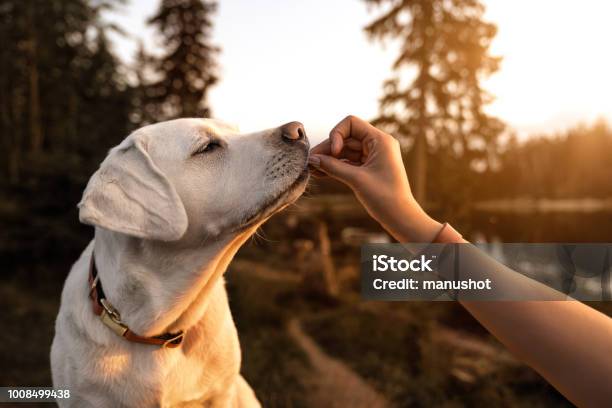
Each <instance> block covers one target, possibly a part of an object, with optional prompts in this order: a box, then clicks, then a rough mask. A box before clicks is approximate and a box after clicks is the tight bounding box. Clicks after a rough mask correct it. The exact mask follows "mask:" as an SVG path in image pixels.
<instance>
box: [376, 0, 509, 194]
mask: <svg viewBox="0 0 612 408" xmlns="http://www.w3.org/2000/svg"><path fill="white" fill-rule="evenodd" d="M365 1H366V3H368V4H369V5H373V6H376V7H378V8H383V12H382V14H381V15H380V16H378V17H377V18H376V19H375V20H374V21H373V22H372V23H370V24H369V25H368V26H367V27H366V28H365V30H366V33H367V34H368V35H369V37H370V38H372V39H376V40H385V39H393V40H395V39H397V40H399V42H400V51H399V56H398V57H397V58H396V60H395V63H394V66H393V68H394V70H395V71H396V75H395V76H394V77H392V78H391V79H389V80H387V81H386V82H385V83H384V87H383V88H384V95H383V97H382V98H381V100H380V115H379V117H378V118H377V119H376V120H375V121H374V123H375V124H377V125H380V126H383V127H385V128H386V129H387V130H389V131H390V132H391V133H392V134H395V135H396V136H397V137H399V138H400V139H405V140H406V141H407V142H408V143H409V144H411V146H412V150H413V154H412V157H411V158H410V161H411V162H412V163H413V164H414V167H413V174H412V182H413V185H414V189H415V195H416V196H417V199H421V200H423V199H424V198H425V177H426V171H427V169H426V167H427V166H426V157H427V155H428V151H429V152H430V153H431V154H437V155H439V156H443V158H444V159H446V158H448V159H450V160H455V161H457V164H461V165H462V166H463V167H466V168H468V169H469V168H471V167H472V166H475V165H479V166H481V167H482V166H485V167H486V166H487V165H488V163H489V159H490V155H491V153H492V152H493V151H494V147H495V145H496V141H497V137H498V135H499V134H500V132H501V131H502V129H503V125H502V123H501V122H500V121H499V120H497V119H495V118H493V117H490V116H488V115H487V114H486V113H484V111H483V107H484V105H485V104H487V103H488V102H489V101H490V100H491V97H490V95H488V94H487V92H486V91H484V90H483V89H482V88H481V87H480V83H479V82H480V79H481V78H482V77H484V76H488V75H490V74H492V73H494V72H495V71H497V69H498V68H499V62H500V59H499V58H497V57H492V56H490V55H489V53H488V50H489V45H490V43H491V40H492V39H493V37H494V36H495V34H496V27H495V25H493V24H491V23H488V22H485V21H483V20H482V16H483V13H484V7H483V6H482V4H481V3H480V2H479V1H478V0H453V1H446V0H433V1H431V0H412V1H400V0H365ZM404 74H408V78H410V79H411V80H410V82H409V83H408V84H406V77H404V76H403V75H404ZM458 160H460V161H458ZM468 181H469V179H467V178H466V179H463V183H462V184H460V185H467V182H468Z"/></svg>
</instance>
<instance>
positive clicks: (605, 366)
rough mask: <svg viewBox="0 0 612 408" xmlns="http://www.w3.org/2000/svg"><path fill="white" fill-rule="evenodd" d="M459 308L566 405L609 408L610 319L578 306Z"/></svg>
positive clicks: (545, 304)
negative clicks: (556, 392)
mask: <svg viewBox="0 0 612 408" xmlns="http://www.w3.org/2000/svg"><path fill="white" fill-rule="evenodd" d="M462 304H463V306H464V307H465V308H466V309H467V310H468V311H469V312H470V313H471V314H472V315H473V316H474V317H475V318H476V319H477V320H478V321H479V322H480V323H481V324H482V325H483V326H485V327H486V328H487V330H489V331H490V332H491V333H492V334H493V335H494V336H495V337H496V338H497V339H498V340H500V341H501V342H502V343H503V344H504V345H506V346H507V347H508V348H509V349H510V350H511V351H512V352H513V353H514V354H515V355H516V356H517V357H518V358H520V359H521V360H523V361H524V362H525V363H526V364H528V365H530V366H531V367H533V368H534V369H535V370H536V371H538V372H539V373H540V374H541V375H542V376H543V377H544V378H546V380H548V381H549V382H550V383H551V384H552V385H554V386H555V388H557V389H558V390H559V391H560V392H561V393H563V394H564V395H565V396H566V397H567V398H568V399H569V400H570V401H572V402H573V403H575V404H576V405H578V406H581V407H583V406H584V407H603V406H609V405H608V404H609V403H610V401H612V388H611V387H610V379H611V378H612V319H610V318H609V317H607V316H605V315H604V314H602V313H599V312H597V311H596V310H594V309H592V308H590V307H588V306H586V305H584V304H583V303H580V302H578V301H531V302H500V301H492V302H472V301H471V302H462Z"/></svg>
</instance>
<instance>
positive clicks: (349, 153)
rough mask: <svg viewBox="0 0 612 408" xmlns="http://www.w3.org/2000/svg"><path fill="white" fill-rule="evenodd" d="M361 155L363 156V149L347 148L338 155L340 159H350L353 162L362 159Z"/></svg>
mask: <svg viewBox="0 0 612 408" xmlns="http://www.w3.org/2000/svg"><path fill="white" fill-rule="evenodd" d="M361 157H362V153H361V151H356V150H347V149H343V150H342V151H341V152H340V154H339V155H338V159H348V160H350V161H352V162H359V161H361Z"/></svg>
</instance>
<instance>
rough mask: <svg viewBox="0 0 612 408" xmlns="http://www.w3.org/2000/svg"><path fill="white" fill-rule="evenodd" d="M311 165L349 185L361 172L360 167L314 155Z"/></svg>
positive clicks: (332, 158) (330, 157)
mask: <svg viewBox="0 0 612 408" xmlns="http://www.w3.org/2000/svg"><path fill="white" fill-rule="evenodd" d="M309 163H310V164H311V165H312V166H314V167H315V168H316V169H317V170H320V171H323V172H325V173H326V174H327V175H329V176H331V177H333V178H335V179H337V180H340V181H342V182H343V183H345V184H348V185H350V184H351V183H352V181H353V180H354V179H355V178H356V177H357V173H358V172H359V167H356V166H354V165H352V164H349V163H347V162H344V161H342V160H338V159H336V158H335V157H332V156H324V155H314V156H311V157H310V160H309Z"/></svg>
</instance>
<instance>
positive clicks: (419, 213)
mask: <svg viewBox="0 0 612 408" xmlns="http://www.w3.org/2000/svg"><path fill="white" fill-rule="evenodd" d="M402 201H403V202H402V204H401V207H400V208H401V211H400V212H399V223H398V230H399V231H398V232H399V235H400V238H401V239H399V240H400V241H405V242H431V241H432V240H433V239H434V238H435V236H436V235H437V233H438V232H439V231H440V229H441V228H442V224H441V223H440V222H438V221H436V220H435V219H433V218H432V217H430V216H429V214H427V213H426V212H425V210H423V208H422V207H421V206H420V205H419V203H418V202H417V201H416V200H415V199H414V197H412V196H410V197H406V198H405V199H404V200H402ZM396 238H397V237H396Z"/></svg>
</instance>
